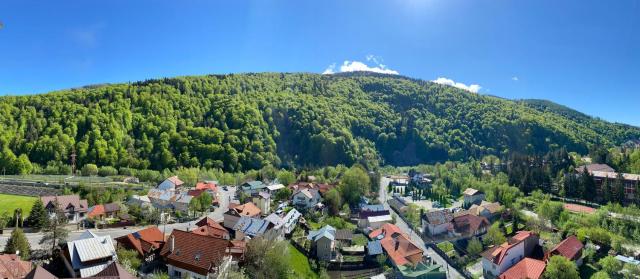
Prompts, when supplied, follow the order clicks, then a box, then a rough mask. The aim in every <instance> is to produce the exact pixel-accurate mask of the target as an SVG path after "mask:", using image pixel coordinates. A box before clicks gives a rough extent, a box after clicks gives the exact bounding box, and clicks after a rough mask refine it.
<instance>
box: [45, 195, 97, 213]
mask: <svg viewBox="0 0 640 279" xmlns="http://www.w3.org/2000/svg"><path fill="white" fill-rule="evenodd" d="M40 200H42V204H44V206H45V207H48V206H53V203H54V202H55V201H56V200H57V201H58V207H59V208H60V209H61V210H62V211H65V212H66V211H68V209H69V207H70V206H73V207H74V210H75V211H77V212H87V210H88V209H89V207H88V206H87V200H81V199H80V196H78V195H62V196H42V197H40ZM49 204H51V205H49Z"/></svg>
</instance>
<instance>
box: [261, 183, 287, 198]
mask: <svg viewBox="0 0 640 279" xmlns="http://www.w3.org/2000/svg"><path fill="white" fill-rule="evenodd" d="M284 188H285V186H284V185H282V184H279V183H278V184H271V185H268V186H267V189H266V191H267V193H269V194H271V195H275V194H276V192H278V191H280V190H282V189H284Z"/></svg>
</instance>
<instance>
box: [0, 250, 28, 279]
mask: <svg viewBox="0 0 640 279" xmlns="http://www.w3.org/2000/svg"><path fill="white" fill-rule="evenodd" d="M30 271H31V262H28V261H23V260H21V259H20V257H19V256H18V255H16V254H3V255H0V278H8V279H14V278H15V279H18V278H24V277H25V276H27V274H28V273H29V272H30Z"/></svg>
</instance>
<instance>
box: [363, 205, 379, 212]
mask: <svg viewBox="0 0 640 279" xmlns="http://www.w3.org/2000/svg"><path fill="white" fill-rule="evenodd" d="M383 210H384V205H382V204H364V205H362V206H361V207H360V211H383Z"/></svg>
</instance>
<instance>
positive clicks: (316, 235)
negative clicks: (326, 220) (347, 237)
mask: <svg viewBox="0 0 640 279" xmlns="http://www.w3.org/2000/svg"><path fill="white" fill-rule="evenodd" d="M322 237H326V238H328V239H331V240H335V239H336V229H335V228H334V227H332V226H329V225H326V226H324V227H322V228H321V229H319V230H317V231H310V232H309V235H308V236H307V239H309V240H313V242H316V241H318V239H320V238H322Z"/></svg>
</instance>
